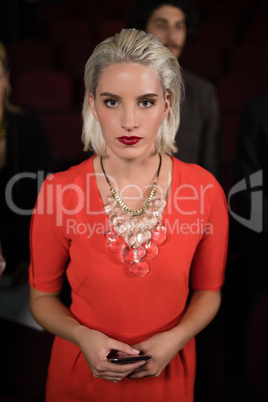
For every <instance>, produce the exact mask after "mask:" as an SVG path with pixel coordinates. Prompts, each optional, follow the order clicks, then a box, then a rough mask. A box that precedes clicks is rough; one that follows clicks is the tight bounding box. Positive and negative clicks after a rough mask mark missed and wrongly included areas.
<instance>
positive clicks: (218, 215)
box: [190, 178, 228, 291]
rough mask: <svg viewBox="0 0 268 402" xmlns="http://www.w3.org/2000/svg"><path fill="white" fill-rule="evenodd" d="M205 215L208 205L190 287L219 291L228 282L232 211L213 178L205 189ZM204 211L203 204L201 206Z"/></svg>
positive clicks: (196, 251) (191, 274)
mask: <svg viewBox="0 0 268 402" xmlns="http://www.w3.org/2000/svg"><path fill="white" fill-rule="evenodd" d="M203 196H204V200H203V201H204V203H203V208H204V213H205V212H206V211H205V209H206V207H207V206H208V208H209V210H208V211H207V221H206V223H205V224H204V234H203V236H202V239H201V240H200V242H199V244H198V246H197V248H196V250H195V254H194V257H193V261H192V267H191V272H190V287H191V288H192V289H194V290H201V289H203V290H212V291H219V290H220V289H221V287H222V286H223V283H224V277H225V264H226V257H227V245H228V208H227V203H226V198H225V194H224V192H223V190H222V188H221V186H220V185H219V183H218V182H217V181H216V180H215V179H214V178H213V179H211V182H210V184H209V185H207V187H206V188H205V189H204V193H203ZM200 207H201V208H202V205H201V206H200Z"/></svg>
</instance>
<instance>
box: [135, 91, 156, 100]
mask: <svg viewBox="0 0 268 402" xmlns="http://www.w3.org/2000/svg"><path fill="white" fill-rule="evenodd" d="M143 98H158V94H155V93H153V92H149V93H146V94H144V95H140V96H138V97H137V100H141V99H143Z"/></svg>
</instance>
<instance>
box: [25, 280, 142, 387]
mask: <svg viewBox="0 0 268 402" xmlns="http://www.w3.org/2000/svg"><path fill="white" fill-rule="evenodd" d="M30 310H31V312H32V314H33V317H34V318H35V320H36V321H37V322H38V323H39V324H40V325H41V326H42V327H44V328H45V329H46V330H47V331H49V332H51V333H52V334H54V335H57V336H59V337H61V338H64V339H66V340H68V341H70V342H72V343H74V344H75V345H77V346H78V347H79V348H80V349H81V351H82V353H83V355H84V357H85V359H86V360H87V363H88V364H89V366H90V368H91V371H92V374H93V375H94V376H95V377H99V378H104V379H106V380H109V381H113V382H117V381H120V380H121V379H122V378H124V377H126V376H127V375H129V374H130V373H131V372H132V371H133V370H135V369H137V368H138V367H140V366H141V365H142V364H144V363H145V362H143V361H141V362H137V363H133V364H124V365H119V364H114V363H110V362H109V361H108V360H107V358H106V357H107V355H108V354H109V353H110V351H111V350H118V351H120V352H123V353H126V354H131V355H136V354H139V350H137V349H133V348H132V347H131V346H129V345H127V344H124V343H122V342H118V341H116V340H115V339H112V338H109V337H108V336H106V335H105V334H103V333H101V332H99V331H95V330H92V329H89V328H87V327H85V326H83V325H81V324H80V323H79V322H78V321H77V320H76V319H75V317H74V316H73V315H72V313H71V312H70V310H69V309H68V308H67V307H66V306H65V305H64V304H63V303H62V302H61V301H60V299H59V292H54V293H47V292H41V291H39V290H36V289H34V288H32V287H31V288H30Z"/></svg>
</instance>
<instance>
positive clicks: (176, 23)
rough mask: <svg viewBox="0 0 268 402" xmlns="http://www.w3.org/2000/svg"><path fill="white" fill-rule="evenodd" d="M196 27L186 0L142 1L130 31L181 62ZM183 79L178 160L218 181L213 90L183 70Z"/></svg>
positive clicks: (134, 13) (132, 18) (218, 123)
mask: <svg viewBox="0 0 268 402" xmlns="http://www.w3.org/2000/svg"><path fill="white" fill-rule="evenodd" d="M195 25H196V17H195V13H194V11H193V9H192V7H191V5H190V4H189V2H188V1H187V0H142V1H140V2H139V3H137V5H136V6H135V8H134V10H133V13H132V16H131V19H130V24H129V27H130V28H136V29H141V30H144V31H146V32H149V33H152V34H154V35H156V36H158V37H159V38H160V40H161V42H162V44H163V45H165V46H167V47H168V49H169V50H170V51H171V52H172V53H173V54H174V55H175V56H176V57H177V58H178V59H179V58H180V56H181V54H182V51H183V49H184V46H185V44H186V42H187V40H188V39H189V38H190V37H191V36H192V35H193V33H194V30H195ZM182 78H183V81H184V97H183V100H182V105H181V122H180V127H179V130H178V133H177V135H176V144H177V147H178V153H177V154H176V155H175V156H176V157H178V158H179V159H180V160H182V161H185V162H191V163H197V164H198V165H200V166H202V167H204V168H205V169H207V170H209V171H210V172H211V173H213V174H214V175H215V176H216V177H218V173H219V159H220V158H219V148H220V147H219V144H220V122H219V109H218V103H217V99H216V95H215V90H214V87H213V85H212V84H211V83H210V82H208V81H206V80H204V79H203V78H200V77H198V76H196V75H194V74H192V73H189V72H188V71H185V70H184V69H182Z"/></svg>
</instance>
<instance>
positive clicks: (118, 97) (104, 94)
mask: <svg viewBox="0 0 268 402" xmlns="http://www.w3.org/2000/svg"><path fill="white" fill-rule="evenodd" d="M100 96H109V97H111V98H117V99H122V98H121V96H119V95H116V94H112V93H111V92H102V93H101V94H100Z"/></svg>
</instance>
